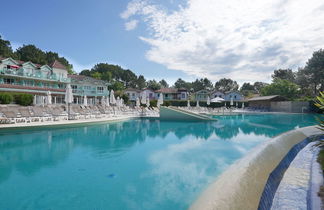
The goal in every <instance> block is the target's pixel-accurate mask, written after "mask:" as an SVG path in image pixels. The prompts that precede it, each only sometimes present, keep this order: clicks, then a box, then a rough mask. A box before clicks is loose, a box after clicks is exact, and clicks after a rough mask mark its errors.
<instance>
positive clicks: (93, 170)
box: [0, 114, 316, 210]
mask: <svg viewBox="0 0 324 210" xmlns="http://www.w3.org/2000/svg"><path fill="white" fill-rule="evenodd" d="M216 118H218V119H219V120H218V121H217V122H167V121H159V120H149V119H136V120H129V121H124V122H115V123H102V124H95V125H87V126H77V127H61V128H37V129H25V130H24V129H19V130H18V129H17V130H2V131H0V209H10V210H14V209H51V210H54V209H186V208H188V207H189V206H190V204H191V203H192V202H193V201H194V200H195V198H197V196H198V195H199V193H201V192H202V191H203V189H204V188H205V187H207V185H208V184H209V183H211V182H212V181H213V180H214V179H215V178H216V177H217V176H218V175H219V174H221V173H222V171H224V170H225V169H226V168H227V167H228V166H229V165H230V164H232V163H233V162H234V161H236V160H237V159H239V158H241V157H242V156H244V155H245V154H246V153H247V152H248V151H249V150H250V149H251V148H253V147H255V146H256V145H258V144H259V143H261V142H263V141H266V140H269V139H270V138H271V137H273V136H275V135H278V134H280V133H282V132H285V131H288V130H291V129H294V128H297V127H304V126H308V125H313V124H316V121H315V116H314V115H307V114H304V115H302V114H276V115H274V114H264V115H248V114H243V115H234V116H218V117H216Z"/></svg>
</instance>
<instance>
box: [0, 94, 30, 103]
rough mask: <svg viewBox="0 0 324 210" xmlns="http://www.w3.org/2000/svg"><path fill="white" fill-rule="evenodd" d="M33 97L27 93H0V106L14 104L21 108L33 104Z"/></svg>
mask: <svg viewBox="0 0 324 210" xmlns="http://www.w3.org/2000/svg"><path fill="white" fill-rule="evenodd" d="M33 100H34V96H33V95H32V94H28V93H0V104H10V103H12V102H15V103H16V104H19V105H22V106H29V105H32V104H33Z"/></svg>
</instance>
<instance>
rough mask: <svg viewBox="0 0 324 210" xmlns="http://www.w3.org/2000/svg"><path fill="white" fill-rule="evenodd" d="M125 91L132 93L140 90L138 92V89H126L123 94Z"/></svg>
mask: <svg viewBox="0 0 324 210" xmlns="http://www.w3.org/2000/svg"><path fill="white" fill-rule="evenodd" d="M126 91H133V92H138V93H139V92H141V91H140V90H138V89H135V88H127V89H126V90H125V92H126Z"/></svg>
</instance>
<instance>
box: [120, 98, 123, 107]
mask: <svg viewBox="0 0 324 210" xmlns="http://www.w3.org/2000/svg"><path fill="white" fill-rule="evenodd" d="M120 105H121V106H124V99H122V98H121V99H120Z"/></svg>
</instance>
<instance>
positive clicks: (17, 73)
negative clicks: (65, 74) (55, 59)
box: [0, 68, 71, 83]
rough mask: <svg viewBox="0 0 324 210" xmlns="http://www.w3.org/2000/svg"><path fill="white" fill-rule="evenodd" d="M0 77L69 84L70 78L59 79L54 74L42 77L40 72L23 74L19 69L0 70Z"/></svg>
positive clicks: (21, 69)
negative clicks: (6, 76)
mask: <svg viewBox="0 0 324 210" xmlns="http://www.w3.org/2000/svg"><path fill="white" fill-rule="evenodd" d="M0 75H8V76H14V77H19V78H27V79H31V78H32V79H36V80H46V81H55V82H64V83H70V82H71V79H70V78H60V77H58V76H57V75H56V74H51V75H44V74H42V73H41V72H39V73H35V74H29V73H25V71H24V69H23V68H20V69H17V70H15V69H6V68H3V69H0Z"/></svg>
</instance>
